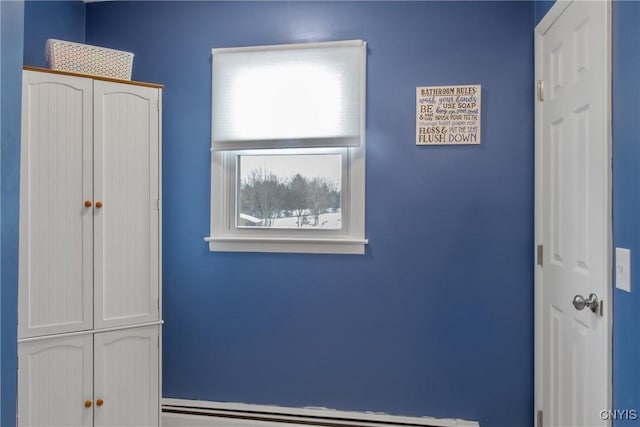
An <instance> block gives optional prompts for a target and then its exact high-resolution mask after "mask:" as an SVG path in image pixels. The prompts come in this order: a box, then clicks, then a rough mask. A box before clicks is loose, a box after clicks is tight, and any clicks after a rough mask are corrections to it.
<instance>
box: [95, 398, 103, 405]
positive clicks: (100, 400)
mask: <svg viewBox="0 0 640 427" xmlns="http://www.w3.org/2000/svg"><path fill="white" fill-rule="evenodd" d="M103 404H104V400H102V399H98V400H96V405H98V406H102V405H103Z"/></svg>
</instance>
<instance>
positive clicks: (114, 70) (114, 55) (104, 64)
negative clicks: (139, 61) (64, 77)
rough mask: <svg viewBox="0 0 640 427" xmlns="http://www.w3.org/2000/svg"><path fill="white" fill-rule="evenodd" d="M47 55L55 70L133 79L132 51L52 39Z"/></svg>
mask: <svg viewBox="0 0 640 427" xmlns="http://www.w3.org/2000/svg"><path fill="white" fill-rule="evenodd" d="M44 56H45V58H46V59H47V63H48V64H49V68H51V69H52V70H61V71H70V72H74V73H82V74H90V75H94V76H102V77H111V78H114V79H121V80H131V68H132V67H133V53H131V52H125V51H122V50H114V49H107V48H104V47H98V46H91V45H88V44H82V43H73V42H68V41H64V40H56V39H49V40H47V46H46V49H45V53H44Z"/></svg>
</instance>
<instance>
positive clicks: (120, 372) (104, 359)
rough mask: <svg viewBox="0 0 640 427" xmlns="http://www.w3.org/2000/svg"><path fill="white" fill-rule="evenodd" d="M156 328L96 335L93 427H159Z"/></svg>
mask: <svg viewBox="0 0 640 427" xmlns="http://www.w3.org/2000/svg"><path fill="white" fill-rule="evenodd" d="M158 369H159V326H146V327H141V328H132V329H125V330H119V331H113V332H103V333H98V334H96V335H95V379H94V390H95V399H96V410H95V426H96V427H113V426H118V427H146V426H156V427H157V426H158V422H159V421H158V420H159V411H160V409H159V408H160V406H159V386H160V385H159V371H158Z"/></svg>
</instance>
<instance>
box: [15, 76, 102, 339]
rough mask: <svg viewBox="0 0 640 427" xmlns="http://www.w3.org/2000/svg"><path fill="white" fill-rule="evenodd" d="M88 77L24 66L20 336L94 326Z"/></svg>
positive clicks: (91, 134) (90, 94) (91, 153)
mask: <svg viewBox="0 0 640 427" xmlns="http://www.w3.org/2000/svg"><path fill="white" fill-rule="evenodd" d="M92 97H93V82H92V80H91V79H84V78H78V77H69V76H62V75H56V74H50V73H40V72H31V71H25V72H24V74H23V89H22V99H23V101H22V102H23V105H22V144H21V161H20V168H21V172H20V173H21V175H20V250H19V296H18V299H19V305H18V336H19V337H20V338H24V337H32V336H38V335H48V334H54V333H62V332H71V331H80V330H87V329H91V328H92V326H93V253H92V251H93V207H92V206H85V202H87V201H88V202H89V203H88V204H90V203H92V200H93V170H92V164H93V131H92V125H93V101H92Z"/></svg>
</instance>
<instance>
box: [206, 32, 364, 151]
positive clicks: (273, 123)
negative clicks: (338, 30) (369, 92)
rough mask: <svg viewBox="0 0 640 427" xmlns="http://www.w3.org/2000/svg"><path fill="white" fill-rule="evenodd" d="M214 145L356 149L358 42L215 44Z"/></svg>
mask: <svg viewBox="0 0 640 427" xmlns="http://www.w3.org/2000/svg"><path fill="white" fill-rule="evenodd" d="M212 55H213V57H212V58H213V59H212V101H213V105H212V129H211V133H212V149H213V150H245V149H265V148H311V147H356V146H359V145H360V140H361V137H362V136H363V133H364V108H365V105H364V104H365V85H366V83H365V75H366V74H365V73H366V69H365V68H366V43H365V42H364V41H362V40H353V41H343V42H327V43H309V44H296V45H276V46H258V47H246V48H222V49H213V50H212Z"/></svg>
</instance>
